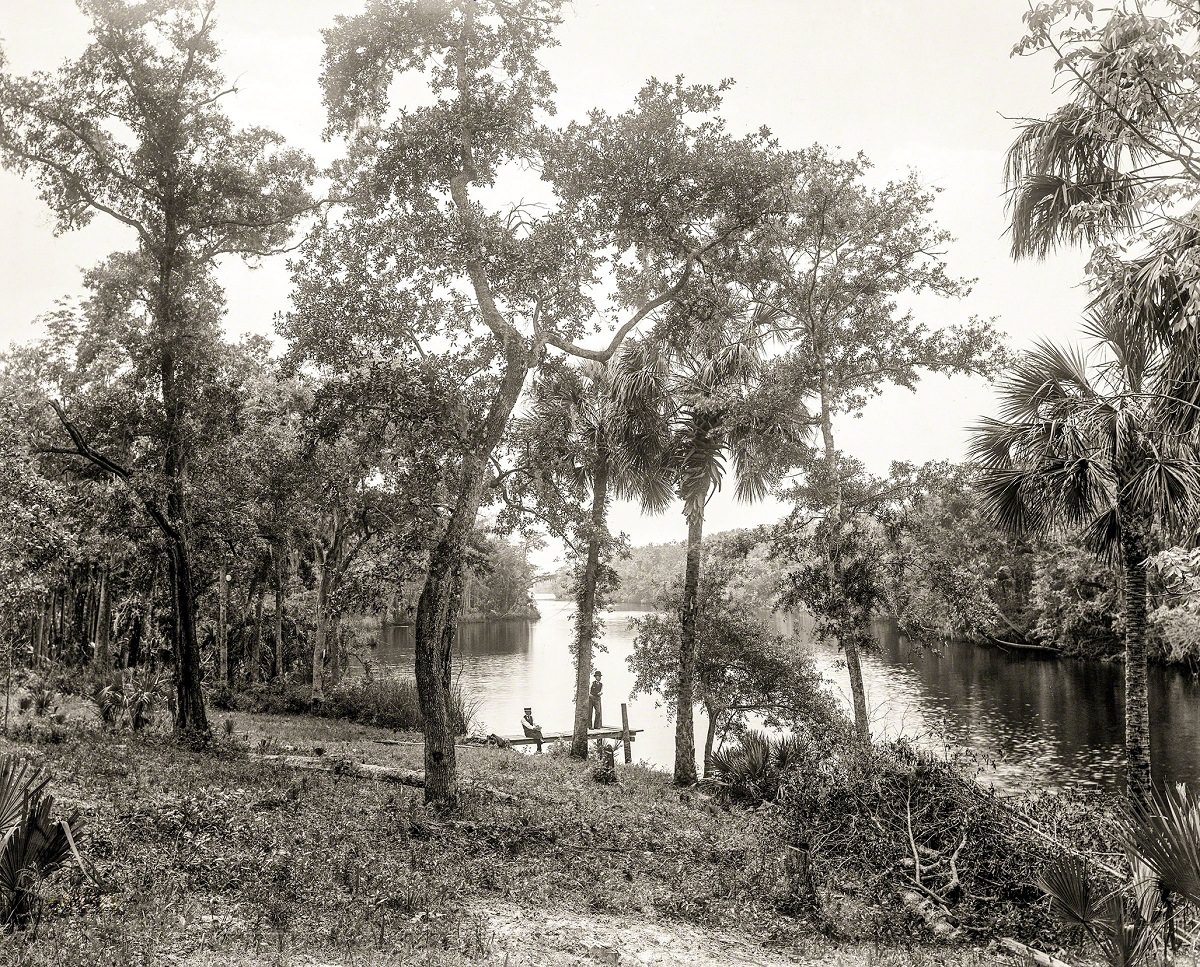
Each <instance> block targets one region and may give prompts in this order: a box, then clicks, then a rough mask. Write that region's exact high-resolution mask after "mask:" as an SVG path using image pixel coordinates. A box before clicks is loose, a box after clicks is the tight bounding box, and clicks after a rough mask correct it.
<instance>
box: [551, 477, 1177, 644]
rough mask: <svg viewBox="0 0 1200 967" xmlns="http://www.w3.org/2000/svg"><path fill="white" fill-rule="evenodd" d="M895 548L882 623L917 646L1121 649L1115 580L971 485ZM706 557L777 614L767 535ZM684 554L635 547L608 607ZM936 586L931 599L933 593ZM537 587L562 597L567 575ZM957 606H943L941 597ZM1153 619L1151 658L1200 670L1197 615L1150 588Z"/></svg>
mask: <svg viewBox="0 0 1200 967" xmlns="http://www.w3.org/2000/svg"><path fill="white" fill-rule="evenodd" d="M914 513H917V514H919V515H920V517H921V519H920V520H919V521H910V522H909V523H910V525H916V526H909V527H906V528H905V532H904V535H903V537H902V538H901V540H902V541H903V542H904V543H905V544H906V545H907V547H906V548H905V550H906V555H905V559H906V561H907V566H906V567H905V568H904V570H903V571H902V572H901V573H898V574H896V575H895V577H894V579H893V582H892V585H891V587H890V589H889V594H888V595H887V596H886V604H885V605H884V606H883V607H881V608H880V609H879V610H880V617H887V618H892V619H894V620H896V621H897V622H899V624H900V626H901V628H902V629H903V630H904V631H905V633H906V634H907V635H908V636H909V637H911V638H914V639H922V640H946V639H958V640H967V641H976V642H979V643H981V644H982V643H989V644H999V645H1002V646H1011V645H1018V646H1036V647H1040V648H1048V649H1053V650H1055V651H1059V652H1061V653H1062V654H1064V655H1068V656H1072V657H1080V658H1096V659H1105V660H1108V659H1116V658H1119V657H1120V656H1121V653H1122V649H1123V647H1124V642H1123V637H1122V635H1123V625H1122V618H1121V607H1120V600H1121V594H1122V584H1121V574H1120V571H1119V570H1118V569H1116V568H1115V567H1112V566H1111V565H1108V564H1106V563H1104V562H1103V561H1100V560H1098V559H1097V558H1096V555H1095V554H1094V553H1092V552H1091V551H1090V550H1088V549H1087V548H1085V547H1084V546H1083V542H1082V540H1081V539H1071V538H1054V537H1038V538H1032V539H1028V540H1026V539H1018V538H1014V537H1011V536H1008V535H1005V534H1002V533H1000V532H999V531H997V530H996V529H995V528H993V527H992V526H991V525H989V524H988V523H987V522H986V521H985V520H984V519H983V517H982V515H981V513H980V507H979V501H978V497H977V495H976V494H975V493H974V491H973V489H972V488H970V487H967V488H964V489H962V490H961V491H960V492H958V493H956V494H953V495H947V494H940V495H933V496H932V497H931V499H930V500H928V501H926V502H925V503H924V505H923V506H922V507H921V508H920V510H918V511H915V512H914ZM706 547H707V553H708V554H710V555H715V556H719V557H728V556H731V555H732V556H734V557H736V558H737V559H738V573H739V575H740V584H741V590H742V593H743V594H744V595H746V596H749V597H751V598H753V599H754V600H756V601H757V602H758V603H759V604H760V605H761V606H762V607H763V608H764V609H766V610H772V609H774V608H776V607H777V606H778V603H779V599H780V592H781V588H782V586H783V585H784V584H785V583H786V580H787V569H786V567H785V566H784V565H783V564H782V563H781V562H779V561H777V560H775V559H773V558H772V536H771V529H770V528H766V529H762V530H759V531H754V532H752V531H749V530H730V531H723V532H719V533H716V534H714V535H713V536H712V537H711V538H709V539H708V540H707V541H706ZM685 550H686V547H685V544H684V542H683V541H670V542H667V543H662V544H644V545H640V546H635V547H630V548H629V549H628V553H627V556H625V557H623V558H620V559H618V560H616V561H614V563H613V567H614V569H615V571H616V573H617V575H618V577H619V579H620V584H619V586H618V587H617V588H616V590H615V591H614V592H613V600H614V601H619V602H630V603H638V604H642V605H646V606H653V605H654V604H655V602H657V601H659V600H660V599H661V598H662V597H663V596H664V594H665V593H666V592H667V591H668V590H669V588H670V587H671V586H672V585H673V584H674V583H676V582H677V581H678V579H679V575H680V574H682V572H683V566H684V556H685ZM935 584H936V585H937V594H934V593H932V589H933V586H934V585H935ZM538 589H539V590H542V591H545V592H553V593H554V594H555V595H556V596H557V597H559V598H569V597H570V596H571V594H570V574H569V572H568V571H567V569H565V568H564V569H562V570H560V571H559V572H557V573H556V574H555V575H553V576H551V577H549V578H547V579H545V580H543V581H542V582H541V583H540V584H539V585H538ZM947 598H948V599H950V601H952V602H953V604H954V606H953V607H946V606H945V599H947ZM1150 602H1151V606H1150V608H1149V613H1148V631H1149V634H1150V653H1151V656H1152V658H1153V659H1155V660H1157V661H1159V662H1165V663H1170V664H1182V665H1188V666H1190V667H1196V666H1197V665H1198V664H1200V617H1197V615H1196V614H1195V613H1194V612H1193V611H1192V610H1191V609H1189V608H1187V607H1185V606H1184V605H1182V604H1180V603H1177V601H1175V599H1174V596H1172V595H1171V594H1170V593H1168V591H1167V589H1166V588H1165V587H1164V586H1162V585H1156V584H1155V582H1152V587H1151V597H1150Z"/></svg>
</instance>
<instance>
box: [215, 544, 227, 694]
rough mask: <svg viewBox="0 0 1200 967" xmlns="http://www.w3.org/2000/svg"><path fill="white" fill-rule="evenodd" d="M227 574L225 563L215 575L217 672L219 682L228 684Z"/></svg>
mask: <svg viewBox="0 0 1200 967" xmlns="http://www.w3.org/2000/svg"><path fill="white" fill-rule="evenodd" d="M228 578H229V575H228V573H227V572H226V570H225V565H224V564H222V565H221V572H220V574H218V575H217V580H218V584H219V586H218V588H217V673H218V675H219V676H220V680H221V684H222V685H225V686H228V685H229V580H228Z"/></svg>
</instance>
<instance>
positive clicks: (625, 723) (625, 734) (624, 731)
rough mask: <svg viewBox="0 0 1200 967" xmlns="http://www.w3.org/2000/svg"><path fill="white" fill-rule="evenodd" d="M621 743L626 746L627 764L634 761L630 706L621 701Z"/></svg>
mask: <svg viewBox="0 0 1200 967" xmlns="http://www.w3.org/2000/svg"><path fill="white" fill-rule="evenodd" d="M621 744H622V745H623V746H625V765H629V763H631V762H632V761H633V750H632V749H630V748H629V708H628V707H627V706H626V705H625V703H624V702H622V703H621Z"/></svg>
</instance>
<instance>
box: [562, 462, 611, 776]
mask: <svg viewBox="0 0 1200 967" xmlns="http://www.w3.org/2000/svg"><path fill="white" fill-rule="evenodd" d="M608 463H609V460H608V448H607V447H606V446H605V445H604V443H603V440H601V441H600V445H599V447H598V448H597V452H596V467H595V475H594V482H593V485H592V516H591V519H590V521H589V533H588V546H587V559H586V560H585V561H584V565H583V577H582V583H581V585H580V587H579V591H578V595H579V596H578V598H577V601H578V604H579V610H578V611H577V612H576V614H575V725H574V728H573V731H572V733H571V757H572V758H574V759H586V758H587V756H588V727H589V726H590V725H591V679H592V648H593V645H594V643H595V637H596V584H597V582H598V580H599V578H600V545H601V542H602V541H604V540H605V539H606V538H607V537H608V531H607V528H606V527H605V511H606V509H607V507H608Z"/></svg>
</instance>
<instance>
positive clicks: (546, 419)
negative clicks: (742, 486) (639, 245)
mask: <svg viewBox="0 0 1200 967" xmlns="http://www.w3.org/2000/svg"><path fill="white" fill-rule="evenodd" d="M619 359H620V357H617V358H614V359H613V360H610V361H609V362H608V363H598V362H592V361H584V362H581V363H579V364H577V365H574V366H562V367H560V368H557V369H553V370H550V371H548V372H547V373H546V374H545V375H543V377H542V378H540V379H539V380H538V381H537V382H536V383H535V384H534V386H533V388H532V392H531V402H530V407H529V412H528V413H527V414H526V415H525V416H523V417H522V418H521V420H520V421H519V423H518V432H519V433H521V434H522V435H524V436H525V438H526V439H527V440H529V441H530V442H531V444H532V445H531V451H532V452H531V454H530V455H531V457H532V461H531V462H532V463H533V464H534V465H537V466H540V467H545V468H547V469H549V470H550V471H551V473H552V474H553V475H555V476H556V477H558V478H559V479H560V480H561V481H562V482H563V483H564V484H565V485H566V489H567V490H568V491H569V492H571V493H573V494H576V495H577V496H578V497H579V499H581V500H588V498H589V497H590V507H589V509H588V512H587V518H586V521H585V522H584V524H583V526H582V528H581V530H582V531H583V534H584V538H585V549H584V551H583V571H582V573H581V574H580V575H579V580H578V582H577V585H576V588H575V594H576V612H575V724H574V729H573V733H572V738H571V755H572V756H573V757H574V758H577V759H586V758H587V754H588V728H589V727H590V725H591V722H590V721H589V712H590V702H589V699H590V684H591V677H592V652H593V649H594V645H595V639H596V633H597V631H598V627H597V619H596V612H597V610H599V608H600V606H601V604H602V590H603V587H602V585H603V584H604V582H603V581H602V558H603V555H604V553H605V550H606V548H607V547H608V545H609V543H610V535H609V533H608V527H607V519H608V505H609V501H610V500H611V499H612V498H613V497H616V498H618V499H624V500H636V501H638V502H640V503H641V504H642V507H643V508H644V509H646V510H647V511H649V512H651V513H660V512H661V511H663V510H665V509H666V507H667V505H668V504H669V503H670V500H671V486H670V481H671V478H670V475H669V471H668V470H667V467H666V464H665V463H664V462H663V452H662V444H663V435H662V433H661V429H660V428H659V427H658V426H657V425H656V424H657V422H658V421H657V417H656V414H655V413H654V412H653V411H652V410H649V409H647V407H645V406H644V405H642V403H643V401H642V400H640V398H639V397H637V396H630V395H628V394H625V393H622V392H621V391H620V379H621V365H620V362H619Z"/></svg>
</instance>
